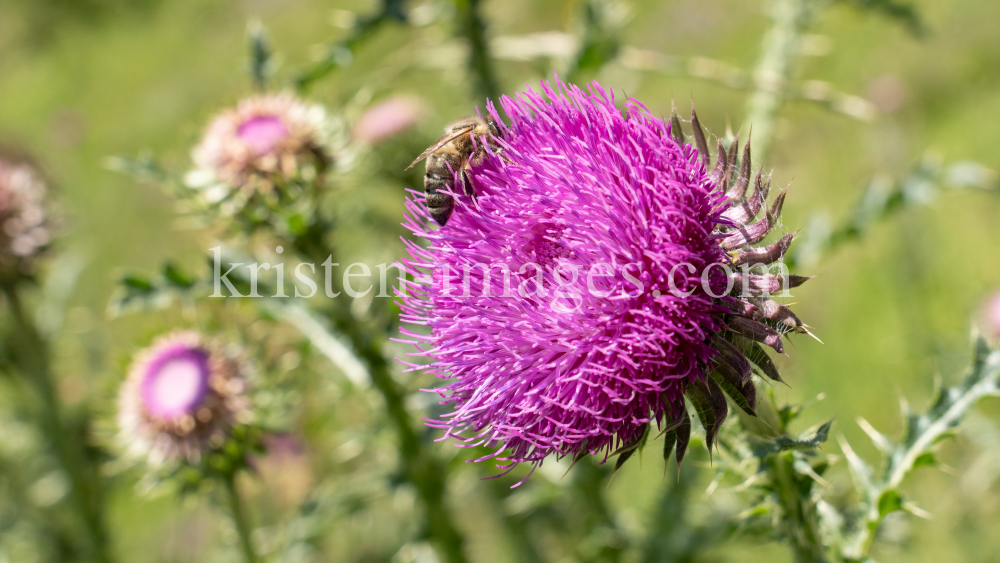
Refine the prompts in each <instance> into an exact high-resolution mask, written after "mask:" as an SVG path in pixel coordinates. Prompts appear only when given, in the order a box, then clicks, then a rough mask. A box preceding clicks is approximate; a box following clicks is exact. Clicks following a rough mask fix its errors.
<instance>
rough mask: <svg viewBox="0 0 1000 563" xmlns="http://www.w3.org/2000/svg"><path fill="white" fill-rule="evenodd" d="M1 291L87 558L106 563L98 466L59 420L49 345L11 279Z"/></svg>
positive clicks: (18, 360)
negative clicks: (66, 479)
mask: <svg viewBox="0 0 1000 563" xmlns="http://www.w3.org/2000/svg"><path fill="white" fill-rule="evenodd" d="M3 292H4V295H5V296H6V297H7V305H8V307H9V308H10V311H11V314H12V315H13V317H14V322H15V325H16V328H15V330H14V332H13V333H12V334H11V335H10V350H11V352H12V355H13V356H14V361H15V365H16V366H17V370H18V371H19V372H20V373H21V375H22V376H23V377H24V378H25V379H26V380H27V382H28V384H29V385H30V386H31V387H33V388H34V389H35V393H36V394H37V396H38V399H39V402H40V403H41V412H40V413H39V419H40V420H39V426H40V428H41V430H42V432H43V434H44V435H45V437H46V439H47V440H48V442H49V447H50V448H51V449H52V452H53V454H54V455H55V457H56V459H57V460H58V462H59V464H60V466H61V467H62V469H63V471H64V472H65V473H66V475H67V476H68V477H69V480H70V484H71V491H70V497H71V499H72V503H73V505H74V507H75V508H76V510H77V512H78V514H79V518H80V520H82V522H83V525H84V528H85V530H86V532H87V539H88V541H89V551H90V557H89V559H91V560H92V561H97V562H100V563H110V562H111V561H113V558H112V556H111V553H110V548H109V546H108V535H107V531H106V529H105V526H104V516H103V507H102V502H103V498H102V491H101V477H100V469H99V468H98V467H96V462H94V461H93V460H89V459H88V456H87V454H86V452H85V451H84V448H85V446H84V443H83V442H81V441H79V440H75V439H74V435H75V434H76V433H75V432H72V431H71V429H70V428H68V427H67V426H66V425H65V424H64V422H63V420H62V413H61V409H60V405H59V400H58V398H57V396H56V392H55V384H54V378H53V374H52V369H51V365H50V363H49V349H48V344H47V343H46V342H45V340H44V339H43V338H42V335H41V334H40V333H39V332H38V329H37V327H36V326H35V324H34V322H33V321H32V319H31V318H30V317H29V316H28V315H27V314H26V313H25V311H24V307H23V305H22V303H21V298H20V294H19V292H18V287H17V285H16V284H15V283H13V282H12V283H4V284H3Z"/></svg>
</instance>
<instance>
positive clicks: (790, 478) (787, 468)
mask: <svg viewBox="0 0 1000 563" xmlns="http://www.w3.org/2000/svg"><path fill="white" fill-rule="evenodd" d="M794 463H795V458H794V456H793V455H792V453H791V452H782V453H779V454H777V455H774V456H772V458H771V459H770V460H769V462H768V466H769V469H770V473H771V476H772V478H773V480H774V484H775V486H776V488H777V491H776V493H777V495H778V502H779V503H780V504H781V508H782V511H781V512H782V517H783V520H784V521H783V525H784V530H783V532H784V536H785V539H786V541H787V542H788V543H789V545H790V546H791V549H792V554H793V555H794V557H795V561H796V563H826V562H827V561H828V559H827V557H826V548H825V547H823V541H822V538H821V537H820V533H819V515H818V514H817V512H816V502H815V500H814V499H813V495H812V491H811V488H812V482H811V478H810V477H808V476H803V475H800V474H799V473H797V472H796V471H795V469H794V468H793V467H792V465H793V464H794ZM804 479H806V480H809V481H810V482H808V483H803V482H802V481H803V480H804ZM803 490H806V491H808V492H806V493H805V494H803V492H802V491H803Z"/></svg>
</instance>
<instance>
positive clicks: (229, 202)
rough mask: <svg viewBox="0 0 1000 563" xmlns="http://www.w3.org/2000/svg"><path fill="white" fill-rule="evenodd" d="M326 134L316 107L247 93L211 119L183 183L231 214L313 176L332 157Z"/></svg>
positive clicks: (329, 133) (324, 119)
mask: <svg viewBox="0 0 1000 563" xmlns="http://www.w3.org/2000/svg"><path fill="white" fill-rule="evenodd" d="M332 135H333V132H332V129H331V125H330V120H329V118H328V116H327V114H326V111H325V110H324V109H323V107H322V106H319V105H313V104H307V103H306V102H304V101H302V100H299V99H297V98H295V97H294V96H292V95H290V94H270V95H259V96H252V97H250V98H247V99H245V100H243V101H241V102H240V103H239V104H238V105H237V106H236V107H235V108H232V109H228V110H225V111H223V112H222V113H220V114H219V115H218V116H216V117H215V118H214V119H213V120H212V121H211V123H210V124H209V125H208V128H207V129H206V131H205V135H204V137H202V140H201V142H200V143H199V144H198V145H197V146H196V147H195V148H194V150H193V151H192V159H193V160H194V163H195V169H194V170H192V171H191V172H189V173H188V175H187V176H186V178H185V181H186V183H187V184H188V185H189V186H190V187H192V188H196V189H199V190H202V192H203V197H204V199H205V200H206V201H207V202H209V203H212V204H219V207H220V208H221V209H222V210H224V211H226V212H227V214H235V213H237V212H239V211H240V210H242V209H243V208H244V206H246V205H247V204H248V203H249V202H251V201H256V200H260V199H262V198H263V199H270V200H276V199H277V198H278V197H279V196H280V195H281V192H282V191H283V190H285V189H287V188H289V187H290V184H294V183H295V182H296V181H297V180H301V179H304V180H313V179H315V178H316V177H317V176H318V175H319V174H321V173H322V172H323V171H324V169H325V168H326V167H327V166H328V165H329V164H330V162H331V160H332V157H331V151H330V147H329V144H330V142H331V138H332ZM272 203H277V201H274V202H272Z"/></svg>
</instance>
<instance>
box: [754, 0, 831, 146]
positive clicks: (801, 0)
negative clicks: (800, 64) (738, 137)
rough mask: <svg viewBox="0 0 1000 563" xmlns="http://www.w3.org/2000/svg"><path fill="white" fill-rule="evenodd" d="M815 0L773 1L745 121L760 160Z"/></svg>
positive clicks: (770, 134) (771, 134)
mask: <svg viewBox="0 0 1000 563" xmlns="http://www.w3.org/2000/svg"><path fill="white" fill-rule="evenodd" d="M814 1H815V0H777V1H776V3H775V5H774V8H773V11H772V14H771V17H772V18H773V20H774V25H772V26H771V29H770V30H768V32H767V34H766V35H765V36H764V42H763V45H762V46H761V55H760V59H759V60H758V62H757V66H756V68H755V69H754V74H753V80H754V93H753V95H752V96H751V97H750V99H749V100H747V121H748V122H749V125H750V126H751V127H753V138H752V140H751V149H752V151H753V155H754V157H755V158H756V159H758V160H761V161H762V160H763V158H764V155H765V154H766V153H767V149H768V147H769V145H770V143H771V139H772V137H773V136H774V121H775V117H776V116H777V113H778V110H779V109H780V108H781V105H782V103H784V101H785V94H786V89H787V87H788V83H789V78H790V75H791V72H792V67H793V65H794V62H795V58H796V56H797V55H798V52H799V43H800V39H801V37H802V34H803V32H805V30H806V28H808V27H809V25H810V23H812V15H813V7H812V3H813V2H814Z"/></svg>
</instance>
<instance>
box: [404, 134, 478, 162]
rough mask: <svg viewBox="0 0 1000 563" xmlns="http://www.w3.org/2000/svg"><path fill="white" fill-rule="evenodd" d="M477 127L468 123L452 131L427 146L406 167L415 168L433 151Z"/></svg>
mask: <svg viewBox="0 0 1000 563" xmlns="http://www.w3.org/2000/svg"><path fill="white" fill-rule="evenodd" d="M475 127H476V126H475V125H467V126H465V127H463V128H461V129H459V130H458V131H455V132H454V133H451V134H449V135H445V136H444V137H443V138H442V139H441V140H440V141H438V142H436V143H434V144H433V145H431V146H429V147H427V149H426V150H424V152H422V153H420V156H418V157H417V159H416V160H414V161H413V162H411V163H410V165H409V166H407V167H406V169H407V170H409V169H410V168H413V166H414V165H416V164H417V163H418V162H420V161H421V160H423V159H425V158H427V157H428V156H430V155H431V154H432V153H434V152H435V151H437V150H438V149H440V148H441V147H443V146H445V145H447V144H448V143H450V142H452V141H454V140H455V139H457V138H459V137H461V136H462V135H465V134H466V133H468V132H469V131H471V130H473V129H474V128H475Z"/></svg>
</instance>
